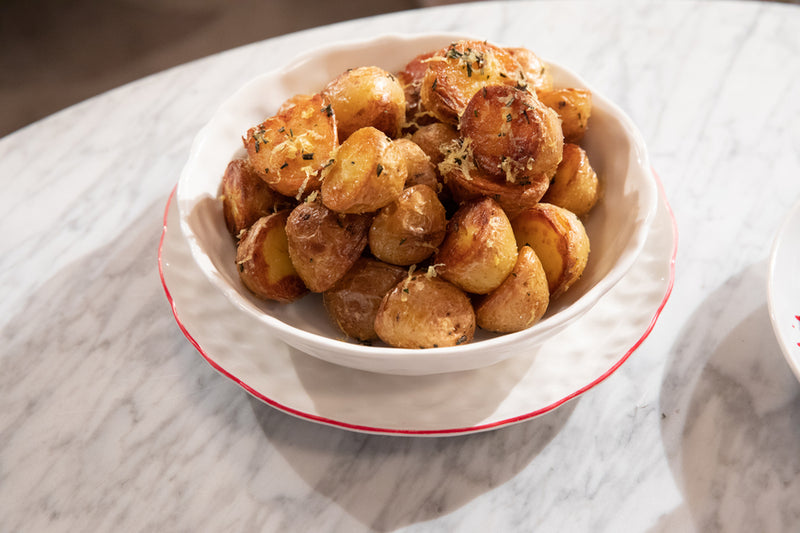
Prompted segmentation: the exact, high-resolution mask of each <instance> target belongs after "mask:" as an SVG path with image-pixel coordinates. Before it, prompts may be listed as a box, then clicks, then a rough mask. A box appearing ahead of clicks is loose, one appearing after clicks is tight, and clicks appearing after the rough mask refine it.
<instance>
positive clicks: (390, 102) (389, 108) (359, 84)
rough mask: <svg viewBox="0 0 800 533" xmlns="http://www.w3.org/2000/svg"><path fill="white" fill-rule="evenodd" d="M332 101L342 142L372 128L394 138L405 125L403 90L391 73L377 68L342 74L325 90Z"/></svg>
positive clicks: (350, 70) (354, 70) (366, 68)
mask: <svg viewBox="0 0 800 533" xmlns="http://www.w3.org/2000/svg"><path fill="white" fill-rule="evenodd" d="M323 93H324V94H325V95H327V96H328V98H330V101H331V106H332V107H333V112H334V114H335V115H336V124H337V126H338V128H339V138H340V139H341V140H345V139H347V138H348V137H349V136H350V135H352V134H353V132H355V131H356V130H358V129H361V128H364V127H367V126H371V127H373V128H376V129H378V130H380V131H382V132H383V133H385V134H386V135H388V136H389V137H392V138H395V137H397V135H398V134H399V133H400V127H401V126H402V125H403V122H404V121H405V115H406V99H405V94H404V92H403V86H402V85H401V84H400V81H399V80H398V79H397V78H396V77H395V76H394V75H393V74H391V73H389V72H386V71H385V70H383V69H382V68H378V67H358V68H354V69H349V70H347V71H346V72H343V73H342V74H341V75H339V76H338V77H337V78H335V79H334V80H332V81H331V82H330V83H329V84H328V85H327V86H326V87H325V89H324V90H323Z"/></svg>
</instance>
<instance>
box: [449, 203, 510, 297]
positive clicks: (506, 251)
mask: <svg viewBox="0 0 800 533" xmlns="http://www.w3.org/2000/svg"><path fill="white" fill-rule="evenodd" d="M434 262H435V264H436V265H437V271H438V272H439V274H440V275H441V277H443V278H444V279H446V280H448V281H450V282H452V283H453V284H454V285H456V286H458V287H460V288H461V289H463V290H465V291H467V292H471V293H475V294H486V293H489V292H491V291H493V290H494V289H496V288H497V287H498V286H499V285H500V284H501V283H502V282H503V280H504V279H506V276H508V274H509V273H511V270H512V269H513V268H514V265H515V264H516V262H517V242H516V240H515V239H514V232H513V230H512V228H511V223H510V222H509V220H508V217H507V216H506V214H505V212H503V209H502V208H501V207H500V205H499V204H498V203H497V202H495V201H494V200H493V199H491V198H481V199H478V200H472V201H469V202H466V203H464V204H463V205H462V206H461V207H460V208H459V209H458V211H456V213H455V214H454V215H453V218H451V219H450V222H449V224H448V227H447V235H446V236H445V239H444V242H442V244H441V246H440V247H439V251H438V253H437V254H436V257H435V259H434Z"/></svg>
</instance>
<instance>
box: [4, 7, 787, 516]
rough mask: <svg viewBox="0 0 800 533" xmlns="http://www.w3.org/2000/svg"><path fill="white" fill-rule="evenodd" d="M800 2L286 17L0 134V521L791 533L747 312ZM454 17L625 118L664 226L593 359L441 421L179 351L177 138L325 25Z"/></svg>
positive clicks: (757, 286) (778, 412)
mask: <svg viewBox="0 0 800 533" xmlns="http://www.w3.org/2000/svg"><path fill="white" fill-rule="evenodd" d="M799 27H800V9H798V8H797V7H795V6H790V5H782V4H773V3H767V2H761V3H751V2H627V1H624V2H597V3H574V2H511V3H476V4H468V5H462V6H450V7H440V8H430V9H425V10H419V11H411V12H404V13H398V14H393V15H388V16H381V17H376V18H368V19H363V20H355V21H350V22H346V23H341V24H337V25H333V26H328V27H323V28H318V29H313V30H309V31H303V32H300V33H295V34H290V35H285V36H282V37H279V38H275V39H270V40H268V41H264V42H258V43H254V44H252V45H248V46H245V47H242V48H238V49H235V50H231V51H227V52H224V53H220V54H217V55H214V56H212V57H208V58H205V59H202V60H198V61H195V62H192V63H189V64H186V65H182V66H179V67H176V68H173V69H170V70H167V71H165V72H162V73H159V74H157V75H154V76H151V77H148V78H144V79H142V80H139V81H137V82H134V83H131V84H129V85H126V86H123V87H120V88H118V89H115V90H112V91H110V92H108V93H105V94H102V95H100V96H97V97H95V98H92V99H90V100H88V101H85V102H83V103H81V104H78V105H76V106H74V107H71V108H69V109H66V110H64V111H62V112H59V113H56V114H54V115H52V116H50V117H48V118H46V119H45V120H42V121H40V122H37V123H35V124H33V125H31V126H29V127H26V128H24V129H22V130H20V131H18V132H16V133H14V134H12V135H9V136H7V137H5V138H3V139H2V140H0V179H1V180H2V188H3V194H2V195H0V212H2V213H3V217H2V218H0V228H2V231H0V251H1V253H0V265H1V266H2V267H1V268H0V287H2V298H1V299H0V320H2V324H1V327H2V330H1V331H2V334H1V337H0V339H1V341H0V345H1V346H2V348H0V369H1V371H0V531H112V530H113V531H244V530H247V531H253V530H257V531H348V532H350V531H397V530H402V531H421V532H423V531H534V530H535V531H592V532H619V531H637V532H639V531H642V532H662V531H663V532H673V531H682V532H683V531H686V532H692V531H697V532H701V531H702V532H713V531H726V532H729V531H742V532H753V531H760V532H778V531H798V529H800V384H798V381H797V380H796V378H795V377H794V375H793V374H792V372H791V370H790V368H789V366H788V364H787V363H786V361H785V359H784V358H783V356H782V352H781V349H780V346H779V345H778V342H777V340H776V339H775V337H774V335H773V332H772V329H771V325H770V319H769V316H768V312H767V299H766V277H767V261H768V257H769V251H770V247H771V244H772V239H773V235H774V234H775V232H776V231H777V229H778V227H779V225H780V223H781V221H782V220H783V219H784V217H785V215H786V214H787V213H788V211H789V209H790V208H791V206H792V205H793V204H794V203H795V202H796V201H797V200H798V198H800V126H798V124H800V99H799V98H798V94H800V60H798V58H800V32H798V31H797V29H798V28H799ZM386 31H395V32H406V33H417V32H431V31H453V32H466V33H470V34H475V35H481V36H484V37H485V38H486V39H489V40H492V41H496V42H501V43H505V44H520V45H525V46H528V47H530V48H532V49H533V50H535V51H537V52H538V53H540V54H541V55H543V56H544V57H548V58H552V59H555V60H557V61H559V62H560V63H563V64H565V65H569V66H570V67H571V68H572V69H574V70H575V71H577V72H580V73H581V74H582V75H583V76H584V77H585V78H586V79H588V80H590V81H591V83H592V84H593V85H594V86H596V87H597V88H598V89H599V90H601V91H602V92H604V93H605V94H606V95H607V96H609V97H610V98H611V99H613V100H614V101H616V102H617V103H618V104H619V105H620V106H621V107H622V108H623V109H624V110H625V111H626V112H627V113H628V114H629V115H630V116H631V117H632V119H633V120H634V121H635V122H636V124H637V125H638V126H639V128H640V129H641V131H642V133H643V135H644V137H645V139H646V141H647V143H648V145H649V149H650V155H651V158H652V164H653V166H654V168H655V169H656V170H657V172H658V174H659V175H660V177H661V180H662V182H663V186H664V189H665V191H666V197H667V198H668V200H669V202H670V204H671V206H672V209H673V212H674V215H675V220H676V221H677V228H678V232H679V235H680V237H679V248H678V253H677V258H676V265H677V269H676V276H675V280H674V289H673V291H672V296H671V298H670V300H669V302H668V303H667V305H666V307H665V308H664V310H663V312H662V314H661V316H660V319H659V321H658V323H657V324H656V326H655V328H654V329H653V331H652V332H651V334H650V335H649V336H648V337H647V339H646V340H645V341H644V342H643V343H642V345H641V346H640V347H639V348H638V349H637V350H636V351H635V352H634V353H633V354H632V356H631V357H630V358H629V359H628V360H627V361H626V362H625V364H624V365H622V366H621V367H620V368H619V369H618V370H617V371H616V372H615V373H614V374H613V375H611V376H610V377H608V379H606V380H605V381H603V382H602V383H600V384H599V385H598V386H596V387H594V388H593V389H591V390H590V391H588V392H586V393H585V394H583V395H582V396H580V397H578V398H577V399H575V400H573V401H571V402H568V403H566V404H564V405H563V406H561V407H560V408H558V409H555V410H553V411H551V412H549V413H548V414H546V415H544V416H541V417H537V418H534V419H532V420H527V421H524V422H521V423H518V424H509V425H506V426H503V427H501V428H497V429H495V430H492V431H485V432H479V433H473V434H466V435H458V436H451V437H413V436H396V435H374V434H365V433H360V432H355V431H349V430H346V429H342V428H338V427H330V426H328V425H322V424H317V423H314V422H312V421H309V420H305V419H301V418H297V417H294V416H290V415H289V414H286V413H284V412H281V411H279V410H277V409H275V408H273V407H271V406H269V405H266V404H264V403H262V402H261V401H259V400H257V399H255V398H253V397H252V396H251V395H249V394H248V393H247V392H246V391H244V390H243V389H242V388H240V387H239V386H238V385H237V384H236V383H234V382H233V381H231V380H229V379H227V378H226V377H224V376H223V375H221V374H220V373H218V372H217V371H215V369H214V368H212V367H211V366H210V365H209V364H207V363H206V362H205V361H204V360H203V359H202V358H201V357H200V356H199V354H198V352H197V350H196V349H195V348H194V347H193V346H192V345H191V344H190V343H189V342H188V341H187V339H186V337H185V336H184V335H183V333H182V332H181V330H180V328H179V327H178V325H177V324H176V322H175V320H174V318H173V315H172V313H171V309H170V306H169V303H168V301H167V299H166V298H165V295H164V291H163V288H162V285H161V282H160V279H159V271H158V266H157V251H158V245H159V239H160V235H161V229H162V220H163V218H162V217H163V213H164V208H165V205H166V203H167V199H168V197H169V195H170V192H171V191H172V190H173V188H174V186H175V183H176V181H177V179H178V175H179V173H180V169H181V167H182V166H183V164H184V162H185V161H186V158H187V154H188V150H189V147H190V144H191V142H192V139H193V137H194V135H195V133H196V132H197V131H198V129H199V128H200V127H201V126H202V125H203V124H204V123H205V122H206V121H207V120H208V119H209V117H210V116H211V114H212V113H213V112H214V110H215V109H216V106H217V105H218V104H219V102H221V101H222V100H223V99H224V98H226V97H227V96H228V95H230V94H231V93H232V92H233V91H234V90H235V89H236V88H237V87H239V86H240V85H242V84H243V83H244V82H246V81H247V80H248V79H250V78H251V77H252V76H254V75H255V74H256V73H259V72H262V71H266V70H269V69H272V68H274V67H277V66H279V65H281V64H282V63H283V62H284V61H286V60H287V59H288V58H289V57H291V56H293V55H295V54H296V53H298V52H300V51H303V50H306V49H308V48H311V47H315V46H318V45H321V44H324V43H326V42H330V41H335V40H341V39H349V38H367V37H371V36H375V35H378V34H380V33H382V32H386Z"/></svg>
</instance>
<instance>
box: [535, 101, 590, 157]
mask: <svg viewBox="0 0 800 533" xmlns="http://www.w3.org/2000/svg"><path fill="white" fill-rule="evenodd" d="M539 100H541V101H542V103H543V104H545V105H546V106H547V107H549V108H551V109H553V110H555V112H556V113H558V116H559V118H561V130H562V131H563V133H564V142H568V143H573V144H580V142H581V140H583V134H584V133H586V128H588V127H589V117H590V116H591V114H592V93H591V92H590V91H587V90H586V89H574V88H567V89H554V90H552V91H547V92H543V93H541V94H540V95H539Z"/></svg>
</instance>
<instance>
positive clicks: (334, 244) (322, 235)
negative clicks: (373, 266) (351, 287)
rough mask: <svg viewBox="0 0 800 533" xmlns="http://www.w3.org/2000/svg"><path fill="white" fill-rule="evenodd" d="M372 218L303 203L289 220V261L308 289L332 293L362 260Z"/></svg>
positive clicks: (319, 204)
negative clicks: (334, 287) (357, 261)
mask: <svg viewBox="0 0 800 533" xmlns="http://www.w3.org/2000/svg"><path fill="white" fill-rule="evenodd" d="M371 221H372V215H345V214H339V213H336V212H334V211H331V210H330V209H328V208H327V207H325V206H324V205H322V204H321V203H320V202H303V203H301V204H300V205H298V206H297V207H295V208H294V209H293V210H292V212H291V214H290V215H289V218H288V219H287V220H286V236H287V238H288V245H289V257H291V260H292V264H293V265H294V268H295V269H296V270H297V273H298V274H299V276H300V278H302V280H303V282H304V283H305V284H306V286H307V287H308V288H309V289H310V290H312V291H314V292H324V291H326V290H328V289H330V288H331V287H332V286H333V284H334V283H336V282H337V281H338V280H339V279H340V278H341V277H342V276H344V274H345V273H346V272H347V271H348V270H349V269H350V267H351V266H352V265H353V264H354V263H355V262H356V260H357V259H358V258H359V257H360V256H361V252H362V251H363V250H364V248H365V247H366V245H367V233H368V231H369V224H370V222H371Z"/></svg>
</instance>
